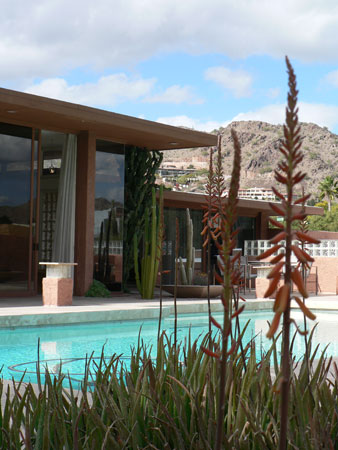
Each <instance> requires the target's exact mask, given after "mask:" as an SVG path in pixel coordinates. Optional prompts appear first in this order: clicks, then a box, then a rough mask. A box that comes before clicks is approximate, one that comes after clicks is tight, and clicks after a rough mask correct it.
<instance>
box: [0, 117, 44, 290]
mask: <svg viewBox="0 0 338 450" xmlns="http://www.w3.org/2000/svg"><path fill="white" fill-rule="evenodd" d="M31 138H32V130H31V128H27V127H19V126H15V125H7V124H3V123H1V124H0V247H1V252H0V290H3V291H7V290H18V289H27V287H28V284H27V283H28V267H29V241H30V226H29V221H30V189H31V151H32V146H31V142H32V140H31ZM35 159H36V155H35ZM36 170H37V167H36V162H35V167H34V171H35V173H36Z"/></svg>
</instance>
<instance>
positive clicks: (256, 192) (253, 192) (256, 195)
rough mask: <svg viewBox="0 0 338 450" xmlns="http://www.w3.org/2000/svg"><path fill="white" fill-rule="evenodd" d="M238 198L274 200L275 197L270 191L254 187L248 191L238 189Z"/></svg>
mask: <svg viewBox="0 0 338 450" xmlns="http://www.w3.org/2000/svg"><path fill="white" fill-rule="evenodd" d="M238 197H239V198H243V199H248V200H268V201H274V200H276V196H275V194H274V193H273V191H272V189H267V188H261V187H254V188H249V189H239V191H238Z"/></svg>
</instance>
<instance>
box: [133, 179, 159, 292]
mask: <svg viewBox="0 0 338 450" xmlns="http://www.w3.org/2000/svg"><path fill="white" fill-rule="evenodd" d="M158 209H159V211H158V212H157V208H156V194H155V188H152V205H151V212H150V213H149V209H148V208H147V209H146V211H145V221H144V230H143V243H144V250H143V257H142V259H141V274H140V270H139V262H138V259H139V258H138V236H137V233H135V234H134V269H135V279H136V286H137V289H138V290H139V292H140V294H141V296H142V298H153V297H154V288H155V284H156V278H157V274H158V267H159V263H160V259H161V252H162V242H163V233H164V226H163V186H160V196H159V208H158ZM149 216H150V220H149Z"/></svg>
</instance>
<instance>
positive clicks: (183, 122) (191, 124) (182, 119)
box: [156, 116, 230, 132]
mask: <svg viewBox="0 0 338 450" xmlns="http://www.w3.org/2000/svg"><path fill="white" fill-rule="evenodd" d="M156 122H160V123H165V124H167V125H172V126H175V127H184V128H191V129H194V130H198V131H206V132H210V131H213V130H215V129H218V128H220V127H226V126H227V125H228V124H229V123H230V122H229V121H226V122H218V121H215V120H209V121H202V120H199V119H193V118H192V117H188V116H173V117H159V118H158V119H157V120H156Z"/></svg>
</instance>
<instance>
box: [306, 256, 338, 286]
mask: <svg viewBox="0 0 338 450" xmlns="http://www.w3.org/2000/svg"><path fill="white" fill-rule="evenodd" d="M312 267H313V268H314V267H317V270H318V292H319V293H320V292H329V293H331V292H332V293H336V288H337V287H336V286H337V277H338V257H334V258H332V257H331V258H330V257H325V256H316V257H315V261H314V263H313V265H312ZM313 271H314V270H313V269H312V270H311V273H312V272H313Z"/></svg>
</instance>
